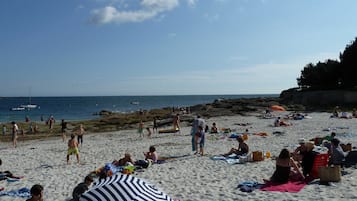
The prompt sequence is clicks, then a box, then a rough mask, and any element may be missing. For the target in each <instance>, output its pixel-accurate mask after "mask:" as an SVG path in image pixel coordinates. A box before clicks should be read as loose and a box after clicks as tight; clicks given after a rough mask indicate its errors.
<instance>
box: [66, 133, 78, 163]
mask: <svg viewBox="0 0 357 201" xmlns="http://www.w3.org/2000/svg"><path fill="white" fill-rule="evenodd" d="M72 154H75V155H76V157H77V162H78V163H79V151H78V142H77V140H76V139H75V136H74V134H72V135H71V139H70V140H68V151H67V164H69V156H70V155H72Z"/></svg>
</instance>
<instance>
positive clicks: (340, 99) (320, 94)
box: [280, 88, 357, 108]
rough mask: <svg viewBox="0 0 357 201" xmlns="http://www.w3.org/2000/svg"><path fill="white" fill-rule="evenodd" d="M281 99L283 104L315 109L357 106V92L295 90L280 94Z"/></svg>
mask: <svg viewBox="0 0 357 201" xmlns="http://www.w3.org/2000/svg"><path fill="white" fill-rule="evenodd" d="M280 99H281V102H282V103H283V104H301V105H305V106H307V107H314V108H324V107H333V106H336V105H339V106H345V107H353V106H357V91H352V90H320V91H301V90H299V89H297V88H295V89H289V90H286V91H283V92H282V93H281V94H280Z"/></svg>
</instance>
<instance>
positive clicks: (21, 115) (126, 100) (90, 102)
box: [0, 94, 278, 122]
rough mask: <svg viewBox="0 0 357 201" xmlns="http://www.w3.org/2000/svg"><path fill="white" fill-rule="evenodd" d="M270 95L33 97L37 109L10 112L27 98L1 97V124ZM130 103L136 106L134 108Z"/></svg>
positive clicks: (274, 95)
mask: <svg viewBox="0 0 357 201" xmlns="http://www.w3.org/2000/svg"><path fill="white" fill-rule="evenodd" d="M277 96H278V95H277V94H272V95H267V94H264V95H187V96H91V97H32V99H31V103H32V104H37V105H38V106H39V108H38V109H33V110H24V111H10V108H12V107H17V106H19V105H21V104H27V103H28V102H29V98H27V97H9V98H7V97H0V122H10V121H24V120H25V117H26V116H28V117H29V118H30V119H31V120H32V121H40V119H41V116H43V118H44V120H46V119H47V118H48V117H49V116H50V115H53V116H54V117H55V118H56V119H65V120H88V119H95V118H98V116H95V115H93V114H95V113H98V112H100V111H101V110H110V111H114V112H133V111H138V110H140V109H143V110H149V109H153V108H163V107H187V106H193V105H197V104H203V103H211V102H213V101H214V100H216V99H218V98H225V99H232V98H254V97H277ZM132 102H138V103H139V104H137V105H133V104H131V103H132Z"/></svg>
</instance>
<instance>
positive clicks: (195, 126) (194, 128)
mask: <svg viewBox="0 0 357 201" xmlns="http://www.w3.org/2000/svg"><path fill="white" fill-rule="evenodd" d="M205 124H206V122H205V120H204V119H202V118H201V116H200V115H197V118H196V119H195V120H194V121H193V123H192V129H191V136H192V139H191V144H192V151H197V149H196V148H197V146H196V144H195V143H196V142H195V137H196V133H197V131H198V126H201V127H202V128H204V127H205Z"/></svg>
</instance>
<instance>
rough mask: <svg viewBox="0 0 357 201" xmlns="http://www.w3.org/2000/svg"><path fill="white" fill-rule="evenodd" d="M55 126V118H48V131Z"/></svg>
mask: <svg viewBox="0 0 357 201" xmlns="http://www.w3.org/2000/svg"><path fill="white" fill-rule="evenodd" d="M54 124H55V118H54V117H53V116H52V115H51V116H50V118H49V119H48V125H49V126H50V127H49V128H50V130H52V129H53V125H54Z"/></svg>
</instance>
